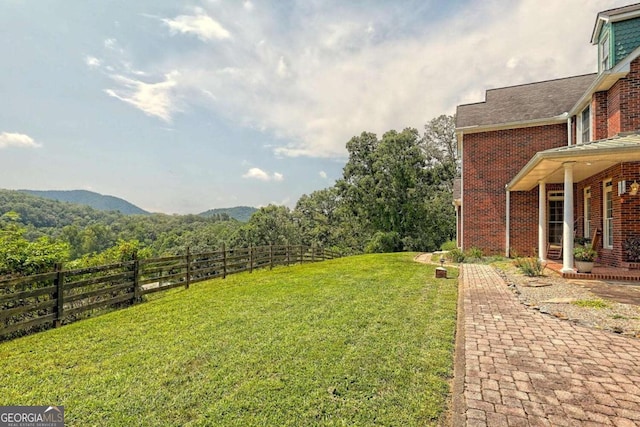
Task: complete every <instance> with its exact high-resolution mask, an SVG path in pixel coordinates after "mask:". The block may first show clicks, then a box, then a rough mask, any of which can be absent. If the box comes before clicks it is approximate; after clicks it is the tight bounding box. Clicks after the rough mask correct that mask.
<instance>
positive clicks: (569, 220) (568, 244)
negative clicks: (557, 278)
mask: <svg viewBox="0 0 640 427" xmlns="http://www.w3.org/2000/svg"><path fill="white" fill-rule="evenodd" d="M574 164H575V162H566V163H563V164H562V166H563V167H564V221H563V224H562V272H563V273H572V272H573V165H574Z"/></svg>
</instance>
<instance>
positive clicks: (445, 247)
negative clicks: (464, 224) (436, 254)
mask: <svg viewBox="0 0 640 427" xmlns="http://www.w3.org/2000/svg"><path fill="white" fill-rule="evenodd" d="M457 247H458V245H457V244H456V242H455V241H453V240H447V241H446V242H444V243H443V244H442V245H440V250H441V251H452V250H454V249H456V248H457Z"/></svg>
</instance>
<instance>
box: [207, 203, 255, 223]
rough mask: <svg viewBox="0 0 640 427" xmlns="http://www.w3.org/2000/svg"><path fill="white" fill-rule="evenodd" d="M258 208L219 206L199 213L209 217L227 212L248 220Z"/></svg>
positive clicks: (233, 216)
mask: <svg viewBox="0 0 640 427" xmlns="http://www.w3.org/2000/svg"><path fill="white" fill-rule="evenodd" d="M257 210H258V209H256V208H252V207H250V206H235V207H233V208H218V209H209V210H208V211H205V212H202V213H200V214H198V215H200V216H204V217H209V216H214V215H219V214H227V215H229V216H230V217H231V218H234V219H237V220H238V221H242V222H247V221H249V218H251V215H253V213H254V212H255V211H257Z"/></svg>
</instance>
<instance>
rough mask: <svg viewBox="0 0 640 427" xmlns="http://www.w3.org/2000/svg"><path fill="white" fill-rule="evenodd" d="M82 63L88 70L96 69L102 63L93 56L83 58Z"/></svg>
mask: <svg viewBox="0 0 640 427" xmlns="http://www.w3.org/2000/svg"><path fill="white" fill-rule="evenodd" d="M84 63H85V64H87V67H89V68H98V67H100V65H102V61H100V60H99V59H98V58H96V57H95V56H91V55H87V56H85V57H84Z"/></svg>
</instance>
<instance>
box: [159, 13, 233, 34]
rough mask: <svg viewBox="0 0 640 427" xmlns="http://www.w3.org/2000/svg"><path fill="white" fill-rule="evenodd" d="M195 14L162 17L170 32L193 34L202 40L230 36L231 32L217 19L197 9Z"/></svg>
mask: <svg viewBox="0 0 640 427" xmlns="http://www.w3.org/2000/svg"><path fill="white" fill-rule="evenodd" d="M196 12H198V13H197V14H196V15H180V16H177V17H175V18H174V19H163V20H162V22H164V23H165V24H166V25H167V26H168V27H169V30H170V31H171V33H172V34H176V33H182V34H194V35H195V36H197V37H198V38H199V39H200V40H202V41H205V42H206V41H209V40H223V39H228V38H230V37H231V33H230V32H229V31H228V30H227V29H226V28H224V27H223V26H222V25H221V24H220V23H219V22H218V21H216V20H214V19H213V18H211V17H210V16H209V15H207V14H206V13H204V11H202V10H201V9H198V10H197V11H196Z"/></svg>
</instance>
